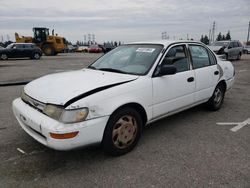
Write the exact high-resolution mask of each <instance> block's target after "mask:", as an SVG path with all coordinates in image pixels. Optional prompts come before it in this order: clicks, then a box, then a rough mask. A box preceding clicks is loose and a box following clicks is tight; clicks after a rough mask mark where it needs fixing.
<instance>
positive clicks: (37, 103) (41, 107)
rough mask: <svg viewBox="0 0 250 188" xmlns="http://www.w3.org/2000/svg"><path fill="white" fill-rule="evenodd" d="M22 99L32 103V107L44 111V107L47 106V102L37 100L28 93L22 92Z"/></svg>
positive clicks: (29, 103)
mask: <svg viewBox="0 0 250 188" xmlns="http://www.w3.org/2000/svg"><path fill="white" fill-rule="evenodd" d="M21 99H22V100H23V101H24V102H25V103H26V104H28V105H30V106H31V107H33V108H35V109H36V110H39V111H40V112H43V110H44V108H45V106H46V105H45V104H44V103H42V102H40V101H38V100H35V99H33V98H31V97H30V96H28V95H26V94H22V96H21Z"/></svg>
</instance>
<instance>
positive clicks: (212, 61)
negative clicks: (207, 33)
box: [208, 50, 216, 65]
mask: <svg viewBox="0 0 250 188" xmlns="http://www.w3.org/2000/svg"><path fill="white" fill-rule="evenodd" d="M208 56H209V60H210V65H215V64H216V58H215V57H214V55H213V54H212V52H210V51H209V50H208Z"/></svg>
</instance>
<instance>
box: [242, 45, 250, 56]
mask: <svg viewBox="0 0 250 188" xmlns="http://www.w3.org/2000/svg"><path fill="white" fill-rule="evenodd" d="M243 52H244V54H250V45H246V46H244V48H243Z"/></svg>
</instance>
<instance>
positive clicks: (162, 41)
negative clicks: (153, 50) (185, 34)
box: [127, 40, 204, 47]
mask: <svg viewBox="0 0 250 188" xmlns="http://www.w3.org/2000/svg"><path fill="white" fill-rule="evenodd" d="M176 43H199V44H202V45H204V44H203V43H202V42H200V41H194V40H153V41H140V42H132V43H127V44H161V45H163V46H165V47H166V46H169V45H171V44H176Z"/></svg>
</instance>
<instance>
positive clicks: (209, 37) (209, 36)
mask: <svg viewBox="0 0 250 188" xmlns="http://www.w3.org/2000/svg"><path fill="white" fill-rule="evenodd" d="M208 40H209V44H211V29H209V35H208Z"/></svg>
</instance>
